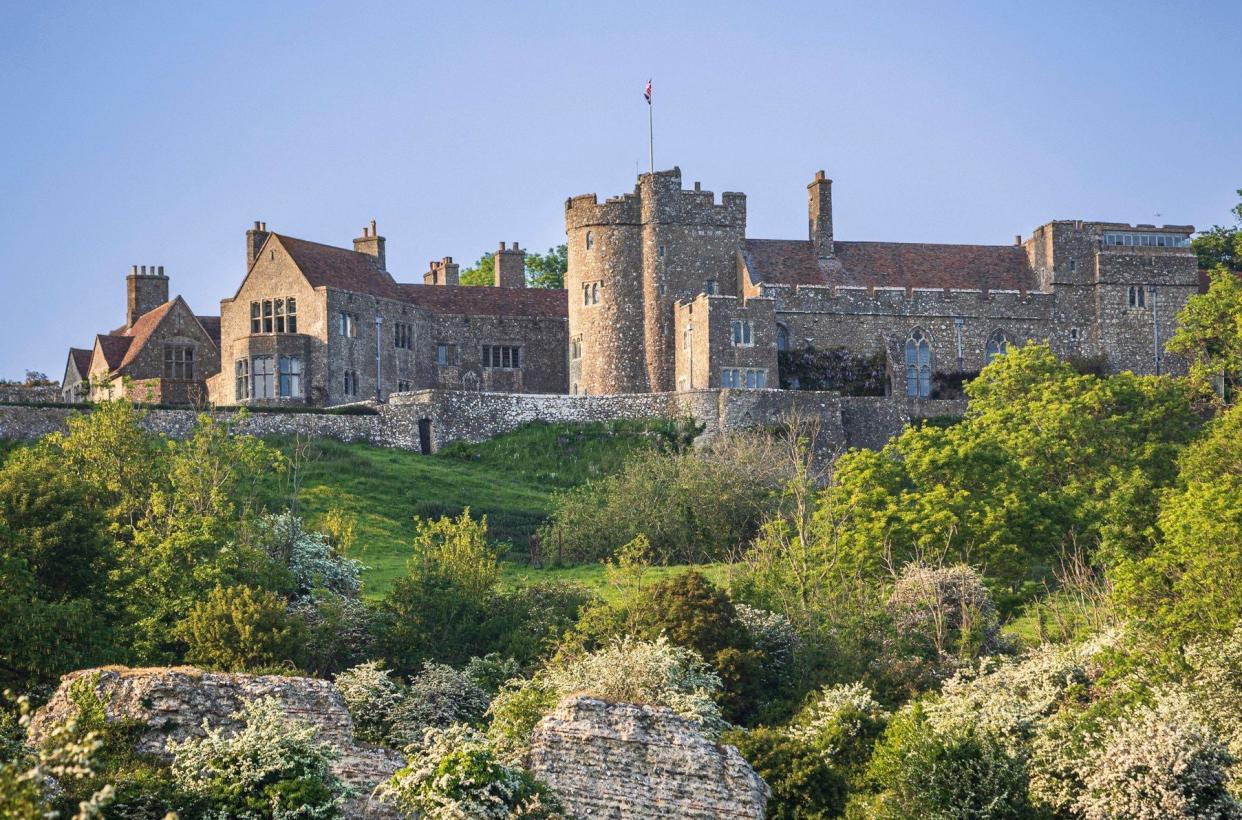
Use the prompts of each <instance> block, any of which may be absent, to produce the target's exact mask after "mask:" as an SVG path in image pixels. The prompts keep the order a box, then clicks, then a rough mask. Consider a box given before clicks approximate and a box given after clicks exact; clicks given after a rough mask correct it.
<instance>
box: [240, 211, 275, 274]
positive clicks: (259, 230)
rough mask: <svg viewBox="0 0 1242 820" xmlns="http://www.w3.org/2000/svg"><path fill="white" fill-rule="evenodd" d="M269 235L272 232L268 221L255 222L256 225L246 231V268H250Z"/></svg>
mask: <svg viewBox="0 0 1242 820" xmlns="http://www.w3.org/2000/svg"><path fill="white" fill-rule="evenodd" d="M269 236H271V234H270V233H268V230H267V223H266V222H255V223H254V227H253V228H251V229H250V230H248V231H246V270H250V267H251V266H252V265H253V264H254V260H255V259H257V258H258V256H259V249H260V248H262V247H263V243H264V242H266V241H267V238H268V237H269Z"/></svg>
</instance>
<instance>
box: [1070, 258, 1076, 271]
mask: <svg viewBox="0 0 1242 820" xmlns="http://www.w3.org/2000/svg"><path fill="white" fill-rule="evenodd" d="M1077 269H1078V260H1076V259H1071V260H1070V273H1073V272H1074V271H1075V270H1077Z"/></svg>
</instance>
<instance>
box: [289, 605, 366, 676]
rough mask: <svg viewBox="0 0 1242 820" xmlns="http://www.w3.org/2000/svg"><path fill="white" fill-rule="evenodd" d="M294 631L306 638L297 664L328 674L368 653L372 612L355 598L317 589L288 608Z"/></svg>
mask: <svg viewBox="0 0 1242 820" xmlns="http://www.w3.org/2000/svg"><path fill="white" fill-rule="evenodd" d="M289 615H290V616H291V617H292V618H293V619H294V620H295V622H296V626H295V631H296V632H300V633H301V634H302V635H304V636H305V638H304V640H303V642H302V645H301V647H300V651H299V652H298V656H299V657H298V660H299V665H300V666H302V668H304V669H306V670H307V671H308V672H313V673H314V674H316V675H319V676H326V675H331V674H334V673H336V672H339V671H340V670H342V669H346V668H348V667H349V666H351V665H353V664H356V663H358V662H359V661H361V660H362V659H363V658H365V657H367V656H368V655H370V654H371V652H370V650H371V612H370V610H369V609H368V608H367V606H366V604H364V603H363V602H362V601H361V600H360V599H358V598H352V597H347V596H344V595H338V594H336V593H334V592H328V591H327V590H323V589H317V590H315V591H313V592H312V593H311V594H310V595H308V596H306V597H303V598H299V599H297V600H296V601H294V602H293V604H291V605H290V607H289Z"/></svg>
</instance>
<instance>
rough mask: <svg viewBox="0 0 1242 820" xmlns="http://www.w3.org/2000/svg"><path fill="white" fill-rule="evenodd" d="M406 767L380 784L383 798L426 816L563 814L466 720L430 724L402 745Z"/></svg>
mask: <svg viewBox="0 0 1242 820" xmlns="http://www.w3.org/2000/svg"><path fill="white" fill-rule="evenodd" d="M406 755H407V756H408V760H407V762H406V765H405V767H404V768H402V769H401V770H400V771H398V772H397V773H396V774H394V775H393V776H392V778H391V779H390V780H388V781H387V782H386V783H384V784H383V785H382V786H381V787H380V793H381V795H382V796H383V798H384V799H385V800H386V801H389V802H392V803H394V804H396V805H397V807H398V808H399V809H400V810H401V811H402V812H403V813H405V814H406V816H410V817H425V818H428V820H463V819H464V818H472V820H476V819H477V820H508V818H523V819H524V820H539V819H540V818H554V817H563V815H562V813H561V810H560V806H559V803H558V802H557V800H556V798H555V797H554V796H553V795H552V793H551V792H550V791H548V789H547V787H545V786H543V785H542V784H541V783H539V782H538V781H536V780H535V779H534V778H533V777H531V775H530V773H529V772H527V771H525V770H524V769H521V768H519V767H517V766H513V765H509V764H506V763H504V762H502V761H501V760H500V758H499V757H498V756H497V755H496V752H495V750H494V749H493V748H492V746H491V744H490V743H489V742H488V740H487V738H486V737H485V736H484V735H482V734H481V733H479V732H478V731H477V730H475V729H471V728H470V727H468V726H461V725H456V726H450V727H448V728H445V729H429V730H428V731H427V733H426V734H425V735H424V736H423V738H422V739H421V740H420V741H419V742H417V743H414V744H411V745H410V746H409V747H408V748H407V749H406Z"/></svg>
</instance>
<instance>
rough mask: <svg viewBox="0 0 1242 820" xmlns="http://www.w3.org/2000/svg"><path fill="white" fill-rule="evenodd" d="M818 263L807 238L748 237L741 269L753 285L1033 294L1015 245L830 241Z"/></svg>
mask: <svg viewBox="0 0 1242 820" xmlns="http://www.w3.org/2000/svg"><path fill="white" fill-rule="evenodd" d="M833 248H834V251H835V258H834V259H833V260H832V261H830V262H827V263H821V262H820V260H819V259H818V258H817V257H816V254H815V247H814V245H813V244H812V243H811V242H810V241H809V240H786V239H748V240H746V246H745V251H744V252H745V254H746V263H747V267H748V268H749V269H750V272H751V276H752V278H753V279H754V280H755V281H757V282H766V283H769V284H790V285H854V286H863V287H872V286H874V287H914V288H980V289H984V290H1035V289H1036V281H1035V274H1034V272H1033V271H1032V270H1031V266H1030V263H1029V261H1028V260H1027V256H1026V251H1025V250H1024V249H1023V248H1021V247H1019V246H1017V245H934V244H928V243H915V242H835V243H833Z"/></svg>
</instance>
